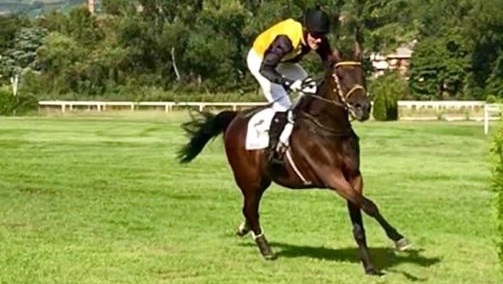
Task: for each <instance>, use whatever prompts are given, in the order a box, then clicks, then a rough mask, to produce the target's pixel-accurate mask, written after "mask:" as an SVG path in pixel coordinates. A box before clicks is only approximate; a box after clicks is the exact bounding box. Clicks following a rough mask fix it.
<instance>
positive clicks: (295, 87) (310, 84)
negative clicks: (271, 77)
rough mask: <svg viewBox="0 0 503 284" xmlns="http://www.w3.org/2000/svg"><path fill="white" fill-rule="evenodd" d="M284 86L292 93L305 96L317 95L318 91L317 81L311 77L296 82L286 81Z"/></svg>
mask: <svg viewBox="0 0 503 284" xmlns="http://www.w3.org/2000/svg"><path fill="white" fill-rule="evenodd" d="M283 85H284V86H285V87H286V88H287V89H289V90H291V91H294V92H297V93H304V94H315V93H316V89H317V86H316V81H314V80H313V79H312V78H310V77H307V78H305V79H304V80H296V81H289V80H285V83H284V84H283Z"/></svg>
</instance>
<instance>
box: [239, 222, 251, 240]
mask: <svg viewBox="0 0 503 284" xmlns="http://www.w3.org/2000/svg"><path fill="white" fill-rule="evenodd" d="M250 231H251V229H250V226H248V225H247V224H246V222H243V223H241V225H239V228H238V229H237V231H236V235H237V236H238V237H244V236H246V235H247V234H248V233H249V232H250Z"/></svg>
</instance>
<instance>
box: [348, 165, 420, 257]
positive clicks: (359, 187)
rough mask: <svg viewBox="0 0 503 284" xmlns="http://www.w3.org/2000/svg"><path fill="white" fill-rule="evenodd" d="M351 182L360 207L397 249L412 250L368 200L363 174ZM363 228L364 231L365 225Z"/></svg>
mask: <svg viewBox="0 0 503 284" xmlns="http://www.w3.org/2000/svg"><path fill="white" fill-rule="evenodd" d="M349 182H350V185H351V187H352V188H353V189H354V190H355V191H356V196H355V197H356V199H357V200H361V203H360V206H358V207H361V208H362V209H363V210H364V211H365V213H367V214H368V215H369V216H372V217H374V218H375V219H376V220H377V222H379V224H380V225H381V227H382V228H383V229H384V231H385V232H386V235H387V236H388V238H390V239H391V240H392V241H393V242H394V243H395V247H396V249H397V250H399V251H404V250H407V249H408V248H410V247H411V244H410V243H409V242H408V241H407V239H405V238H404V237H403V236H402V235H401V234H400V233H398V231H397V230H396V229H395V228H394V227H393V226H391V225H390V224H389V223H388V221H386V219H385V218H384V217H383V216H382V215H381V213H380V212H379V208H378V207H377V205H376V204H375V203H374V202H373V201H372V200H370V199H368V198H366V197H365V196H364V195H363V178H362V176H361V174H359V173H358V175H356V176H355V177H353V178H350V181H349ZM348 206H349V203H348ZM355 206H356V205H355ZM361 227H362V229H363V225H362V226H361Z"/></svg>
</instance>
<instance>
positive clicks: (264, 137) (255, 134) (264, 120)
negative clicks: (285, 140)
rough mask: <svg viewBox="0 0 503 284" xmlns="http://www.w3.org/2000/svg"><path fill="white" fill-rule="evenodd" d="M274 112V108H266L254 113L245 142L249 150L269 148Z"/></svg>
mask: <svg viewBox="0 0 503 284" xmlns="http://www.w3.org/2000/svg"><path fill="white" fill-rule="evenodd" d="M274 113H275V111H274V110H273V109H272V108H266V109H264V110H261V111H259V112H257V113H256V114H254V115H253V116H252V118H251V119H250V121H248V129H247V131H246V143H245V147H246V149H247V150H259V149H265V148H267V146H268V145H269V128H270V127H271V121H272V118H273V117H274Z"/></svg>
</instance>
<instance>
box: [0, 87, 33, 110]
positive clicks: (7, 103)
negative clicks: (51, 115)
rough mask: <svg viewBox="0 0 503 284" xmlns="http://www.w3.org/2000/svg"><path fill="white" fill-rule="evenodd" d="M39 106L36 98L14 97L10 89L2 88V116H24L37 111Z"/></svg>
mask: <svg viewBox="0 0 503 284" xmlns="http://www.w3.org/2000/svg"><path fill="white" fill-rule="evenodd" d="M37 106H38V101H37V98H36V97H35V96H32V95H18V96H13V95H12V93H11V92H10V89H9V88H0V115H22V114H26V113H27V112H29V111H34V110H36V109H37Z"/></svg>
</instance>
